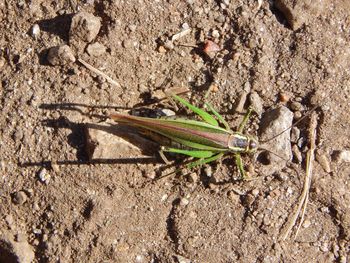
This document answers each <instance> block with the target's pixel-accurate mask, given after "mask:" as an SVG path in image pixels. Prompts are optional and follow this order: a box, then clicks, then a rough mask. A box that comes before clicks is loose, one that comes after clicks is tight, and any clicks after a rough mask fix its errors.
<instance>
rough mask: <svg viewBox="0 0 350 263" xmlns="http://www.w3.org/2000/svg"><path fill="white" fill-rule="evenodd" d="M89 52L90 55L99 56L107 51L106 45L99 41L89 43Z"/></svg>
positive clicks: (87, 49)
mask: <svg viewBox="0 0 350 263" xmlns="http://www.w3.org/2000/svg"><path fill="white" fill-rule="evenodd" d="M86 51H87V53H88V54H89V55H90V56H94V57H98V56H101V55H103V54H104V53H105V52H106V47H105V46H104V45H102V44H100V43H98V42H96V43H93V44H90V45H88V47H87V48H86Z"/></svg>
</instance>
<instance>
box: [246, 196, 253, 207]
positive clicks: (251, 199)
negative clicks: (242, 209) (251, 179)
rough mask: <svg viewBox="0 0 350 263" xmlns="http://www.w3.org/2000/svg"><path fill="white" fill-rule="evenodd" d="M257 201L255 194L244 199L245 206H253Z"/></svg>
mask: <svg viewBox="0 0 350 263" xmlns="http://www.w3.org/2000/svg"><path fill="white" fill-rule="evenodd" d="M254 201H255V196H254V195H253V194H248V195H246V196H245V198H244V205H246V206H251V205H252V204H253V203H254Z"/></svg>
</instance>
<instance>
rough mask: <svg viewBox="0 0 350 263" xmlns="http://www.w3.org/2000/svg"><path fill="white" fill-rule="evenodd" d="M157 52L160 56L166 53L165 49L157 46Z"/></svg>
mask: <svg viewBox="0 0 350 263" xmlns="http://www.w3.org/2000/svg"><path fill="white" fill-rule="evenodd" d="M158 52H159V53H161V54H164V53H166V48H165V47H164V46H159V47H158Z"/></svg>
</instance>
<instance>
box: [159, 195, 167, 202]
mask: <svg viewBox="0 0 350 263" xmlns="http://www.w3.org/2000/svg"><path fill="white" fill-rule="evenodd" d="M167 199H168V195H167V194H164V195H163V196H162V197H161V199H160V201H162V202H165V201H166V200H167Z"/></svg>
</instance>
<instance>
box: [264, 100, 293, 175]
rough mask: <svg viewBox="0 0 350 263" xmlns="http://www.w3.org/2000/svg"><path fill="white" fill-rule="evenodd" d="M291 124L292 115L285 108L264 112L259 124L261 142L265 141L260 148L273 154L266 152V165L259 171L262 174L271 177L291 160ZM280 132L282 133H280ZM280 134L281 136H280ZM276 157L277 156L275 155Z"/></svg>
mask: <svg viewBox="0 0 350 263" xmlns="http://www.w3.org/2000/svg"><path fill="white" fill-rule="evenodd" d="M292 122H293V113H292V112H291V111H290V110H289V109H288V108H287V107H285V106H281V107H279V108H277V109H274V110H270V111H268V112H265V113H264V115H263V117H262V120H261V124H260V131H261V137H260V140H261V141H266V140H269V139H271V138H273V137H274V136H276V138H273V139H271V140H269V141H267V142H266V143H263V144H262V145H261V146H262V147H263V148H266V149H268V150H269V151H271V152H273V153H275V154H272V153H269V152H267V155H266V158H267V161H268V162H267V164H266V165H264V166H263V167H262V169H261V172H262V174H264V175H271V174H273V173H275V172H278V171H280V170H281V169H283V168H284V167H285V166H286V162H287V161H290V160H291V159H292V149H291V144H290V130H288V128H290V127H291V126H292ZM281 132H282V133H281ZM280 133H281V134H280ZM276 154H277V155H278V156H277V155H276Z"/></svg>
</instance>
